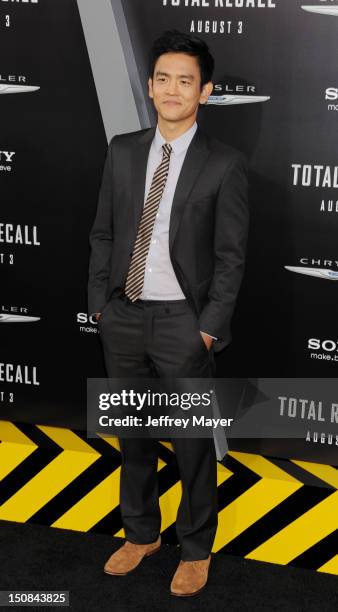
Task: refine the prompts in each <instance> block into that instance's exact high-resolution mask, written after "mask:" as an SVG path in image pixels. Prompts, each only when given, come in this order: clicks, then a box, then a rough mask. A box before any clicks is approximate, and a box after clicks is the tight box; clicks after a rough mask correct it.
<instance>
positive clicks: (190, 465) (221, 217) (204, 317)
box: [88, 30, 248, 596]
mask: <svg viewBox="0 0 338 612" xmlns="http://www.w3.org/2000/svg"><path fill="white" fill-rule="evenodd" d="M213 68H214V60H213V58H212V56H211V54H210V52H209V50H208V47H207V45H206V44H205V43H204V41H202V40H201V39H200V38H198V37H195V36H189V35H186V34H183V33H180V32H178V31H177V30H170V31H167V32H165V33H164V34H163V35H162V36H161V37H160V38H159V39H158V40H156V41H155V43H154V45H153V47H152V51H151V59H150V70H149V80H148V86H149V96H150V97H151V98H152V99H153V103H154V106H155V109H156V111H157V114H158V121H157V126H156V128H155V127H153V128H149V129H144V130H140V131H137V132H132V133H127V134H122V135H117V136H114V137H113V138H112V139H111V141H110V143H109V147H108V153H107V158H106V162H105V167H104V171H103V178H102V185H101V190H100V194H99V201H98V208H97V214H96V218H95V221H94V224H93V227H92V230H91V233H90V244H91V249H92V251H91V258H90V264H89V283H88V294H89V295H88V298H89V303H88V306H89V312H90V313H96V316H97V319H98V322H99V323H98V324H99V329H100V337H101V340H102V345H103V349H104V357H105V365H106V369H107V373H108V376H109V377H111V378H114V377H128V376H129V377H166V376H170V377H194V378H199V377H210V376H213V375H214V373H215V361H214V353H215V352H218V351H219V350H221V349H222V348H224V347H225V346H226V345H227V344H229V342H230V339H231V336H230V320H231V316H232V312H233V309H234V306H235V301H236V297H237V293H238V290H239V287H240V283H241V278H242V274H243V268H244V256H245V245H246V238H247V228H248V206H247V160H246V157H245V156H244V155H243V154H242V153H241V152H239V151H237V150H236V149H234V148H232V147H230V146H228V145H226V144H224V143H222V142H220V141H219V140H217V139H215V138H211V137H209V136H208V135H206V134H205V133H203V131H202V130H201V129H200V128H199V127H198V125H197V122H196V117H197V112H198V109H199V105H203V104H205V103H206V102H207V100H208V97H209V95H210V94H211V92H212V89H213V84H212V81H211V78H212V73H213ZM172 443H173V446H174V450H175V454H176V457H177V462H178V467H179V471H180V476H181V480H182V491H183V493H182V498H181V502H180V506H179V510H178V513H177V520H176V530H177V537H178V540H179V543H180V547H181V560H180V563H179V566H178V568H177V570H176V572H175V575H174V577H173V579H172V582H171V593H172V594H173V595H181V596H186V595H194V594H196V593H198V592H199V591H200V590H201V589H202V588H203V587H204V586H205V584H206V582H207V578H208V570H209V564H210V559H211V549H212V545H213V541H214V537H215V533H216V529H217V510H218V509H217V482H216V475H217V473H216V472H217V460H216V453H215V446H214V441H213V439H212V438H196V439H184V438H175V439H172ZM156 445H157V441H156V440H154V439H135V438H129V439H122V438H121V439H120V448H121V454H122V466H121V489H120V508H121V515H122V520H123V526H124V530H125V535H126V542H125V544H124V545H123V546H122V547H121V548H120V549H119V550H117V551H116V552H115V553H114V554H113V555H112V556H111V557H110V559H109V560H108V561H107V563H106V564H105V568H104V570H105V572H106V573H109V574H113V575H125V574H127V573H128V572H130V571H131V570H133V569H134V568H135V567H136V566H137V565H138V564H139V563H140V562H141V560H142V559H143V558H144V557H146V556H149V555H150V554H152V553H154V552H156V551H157V550H158V549H159V547H160V543H161V537H160V526H161V514H160V508H159V500H158V483H157V460H158V457H157V453H156Z"/></svg>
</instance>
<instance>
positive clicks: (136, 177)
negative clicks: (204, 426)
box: [130, 127, 156, 241]
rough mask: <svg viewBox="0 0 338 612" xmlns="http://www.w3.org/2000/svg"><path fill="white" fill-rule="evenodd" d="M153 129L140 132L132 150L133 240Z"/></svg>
mask: <svg viewBox="0 0 338 612" xmlns="http://www.w3.org/2000/svg"><path fill="white" fill-rule="evenodd" d="M155 131H156V127H152V128H150V129H149V130H147V131H146V132H144V133H143V134H141V136H140V137H139V139H138V141H137V142H136V144H135V146H134V148H133V151H132V168H131V182H130V188H131V190H132V198H133V221H134V227H133V231H134V236H133V241H135V240H136V236H137V230H138V226H139V224H140V221H141V216H142V210H143V205H144V190H145V184H146V173H147V163H148V155H149V150H150V147H151V143H152V140H153V138H154V135H155Z"/></svg>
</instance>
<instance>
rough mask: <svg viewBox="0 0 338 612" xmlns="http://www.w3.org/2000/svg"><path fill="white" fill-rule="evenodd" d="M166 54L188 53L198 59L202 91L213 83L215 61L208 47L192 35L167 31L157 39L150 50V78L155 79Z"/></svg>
mask: <svg viewBox="0 0 338 612" xmlns="http://www.w3.org/2000/svg"><path fill="white" fill-rule="evenodd" d="M164 53H186V54H187V55H192V56H193V57H196V58H197V61H198V64H199V67H200V73H201V89H202V87H203V85H205V83H208V81H211V79H212V75H213V72H214V66H215V61H214V58H213V56H212V55H211V53H210V51H209V47H208V45H207V44H206V43H205V42H204V40H202V39H201V38H199V37H198V36H194V35H191V34H185V33H184V32H179V31H178V30H166V31H165V32H163V34H162V35H161V36H160V37H159V38H157V39H156V40H155V41H154V43H153V45H152V48H151V50H150V56H149V76H150V77H151V78H153V75H154V69H155V64H156V62H157V60H158V58H159V57H160V56H161V55H163V54H164Z"/></svg>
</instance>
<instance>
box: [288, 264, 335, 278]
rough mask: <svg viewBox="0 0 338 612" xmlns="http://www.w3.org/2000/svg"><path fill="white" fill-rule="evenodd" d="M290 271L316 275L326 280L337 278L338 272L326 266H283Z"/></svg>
mask: <svg viewBox="0 0 338 612" xmlns="http://www.w3.org/2000/svg"><path fill="white" fill-rule="evenodd" d="M284 267H285V268H286V270H290V272H297V274H306V275H308V276H316V277H317V278H326V279H327V280H333V281H337V280H338V272H335V271H334V270H328V269H327V268H303V267H302V266H284Z"/></svg>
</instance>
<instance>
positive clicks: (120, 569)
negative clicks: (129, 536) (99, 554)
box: [103, 536, 161, 576]
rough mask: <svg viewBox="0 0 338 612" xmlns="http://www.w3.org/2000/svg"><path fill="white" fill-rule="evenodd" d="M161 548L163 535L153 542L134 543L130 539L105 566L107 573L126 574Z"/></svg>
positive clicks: (114, 574)
mask: <svg viewBox="0 0 338 612" xmlns="http://www.w3.org/2000/svg"><path fill="white" fill-rule="evenodd" d="M160 548H161V536H159V537H158V538H157V540H156V542H152V543H151V544H133V542H129V541H128V540H127V541H126V542H125V543H124V544H123V546H121V548H119V549H118V550H117V551H116V552H114V553H113V554H112V555H111V557H110V558H109V559H108V561H107V563H106V564H105V566H104V568H103V569H104V572H105V573H106V574H112V575H113V576H126V575H127V574H129V572H131V571H132V570H134V569H135V568H136V567H137V566H138V565H139V563H141V561H142V559H143V558H144V557H149V556H150V555H153V554H154V553H155V552H157V551H158V550H160Z"/></svg>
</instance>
